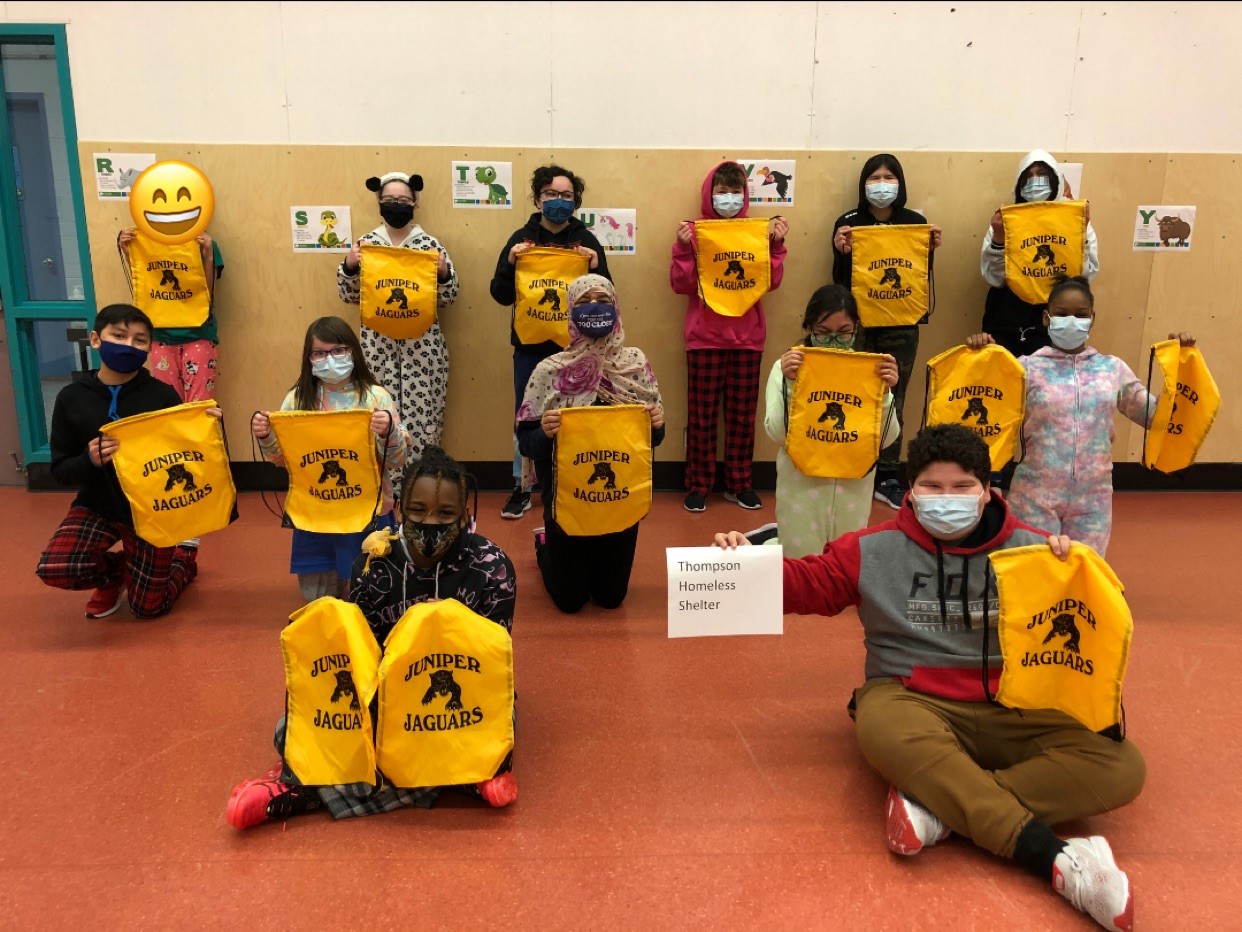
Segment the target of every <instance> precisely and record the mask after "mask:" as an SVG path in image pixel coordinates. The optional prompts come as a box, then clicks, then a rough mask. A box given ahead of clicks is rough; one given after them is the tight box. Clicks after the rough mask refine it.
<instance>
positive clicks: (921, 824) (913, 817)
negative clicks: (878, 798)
mask: <svg viewBox="0 0 1242 932" xmlns="http://www.w3.org/2000/svg"><path fill="white" fill-rule="evenodd" d="M885 811H886V812H887V813H888V826H887V831H888V850H889V851H891V852H893V854H904V855H907V856H908V855H912V854H918V853H919V852H920V851H922V850H923V849H924V848H930V847H931V846H932V845H934V844H936V843H937V842H941V841H944V840H945V839H946V838H948V837H949V834H950V832H949V827H948V826H947V825H945V824H944V823H943V822H941V821H940V820H939V819H937V818H936V817H935V816H934V815H932V814H931V813H930V812H928V811H927V810H926V809H924V808H923V807H922V806H920V805H919V804H918V803H916V802H915V801H914V800H912V799H911V798H910V797H908V796H906V795H905V794H904V793H902V792H901V791H900V790H898V789H897V787H895V786H890V787H889V788H888V799H887V800H886V802H885Z"/></svg>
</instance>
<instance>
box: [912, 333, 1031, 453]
mask: <svg viewBox="0 0 1242 932" xmlns="http://www.w3.org/2000/svg"><path fill="white" fill-rule="evenodd" d="M1025 417H1026V370H1025V369H1023V368H1022V364H1021V363H1020V362H1018V360H1016V359H1014V357H1013V354H1012V353H1010V352H1009V351H1008V350H1007V349H1005V348H1004V347H1003V346H985V347H984V348H983V349H980V350H972V349H971V348H970V347H968V346H955V347H953V348H952V349H947V350H945V351H944V352H943V353H941V354H940V355H939V356H935V357H933V358H932V359H929V360H928V361H927V424H928V426H929V427H932V426H935V425H936V424H961V425H962V426H963V427H969V428H970V429H971V430H973V431H974V432H975V433H976V434H978V435H979V436H980V437H982V438H983V442H984V443H986V444H987V445H988V452H989V453H990V454H991V456H992V469H993V471H999V470H1000V469H1001V468H1002V467H1004V465H1005V464H1006V463H1008V462H1009V461H1010V460H1011V459H1013V451H1014V445H1015V443H1016V442H1017V440H1018V437H1019V435H1020V434H1021V431H1022V420H1023V418H1025Z"/></svg>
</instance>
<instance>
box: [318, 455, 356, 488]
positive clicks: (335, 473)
mask: <svg viewBox="0 0 1242 932" xmlns="http://www.w3.org/2000/svg"><path fill="white" fill-rule="evenodd" d="M329 479H336V484H337V485H338V486H341V485H349V480H348V479H347V478H346V477H345V467H344V466H342V465H341V464H340V463H339V462H337V461H336V460H324V461H323V472H321V473H320V474H319V484H320V485H323V484H324V483H325V482H327V481H328V480H329Z"/></svg>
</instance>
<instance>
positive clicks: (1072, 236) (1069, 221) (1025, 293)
mask: <svg viewBox="0 0 1242 932" xmlns="http://www.w3.org/2000/svg"><path fill="white" fill-rule="evenodd" d="M1086 207H1087V202H1086V201H1050V202H1047V203H1034V204H1010V205H1009V206H1008V207H1002V208H1001V220H1002V222H1003V223H1004V225H1005V284H1006V285H1008V286H1009V290H1010V291H1012V292H1013V293H1014V294H1015V295H1017V297H1018V298H1019V299H1020V300H1022V301H1025V302H1026V303H1027V304H1047V303H1048V295H1049V294H1050V293H1051V292H1052V286H1053V284H1054V282H1055V280H1056V278H1057V277H1058V276H1060V275H1067V276H1074V275H1081V274H1082V261H1083V259H1082V257H1083V248H1084V246H1085V244H1086V239H1087V211H1086Z"/></svg>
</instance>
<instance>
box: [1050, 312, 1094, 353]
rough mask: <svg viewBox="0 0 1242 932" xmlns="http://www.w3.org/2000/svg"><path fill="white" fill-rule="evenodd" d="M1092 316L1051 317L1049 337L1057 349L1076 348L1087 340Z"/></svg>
mask: <svg viewBox="0 0 1242 932" xmlns="http://www.w3.org/2000/svg"><path fill="white" fill-rule="evenodd" d="M1090 332H1091V318H1090V317H1049V318H1048V339H1049V340H1051V341H1052V345H1053V346H1055V347H1056V348H1057V349H1063V350H1076V349H1078V347H1080V346H1082V345H1083V344H1084V343H1086V342H1087V334H1089V333H1090Z"/></svg>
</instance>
